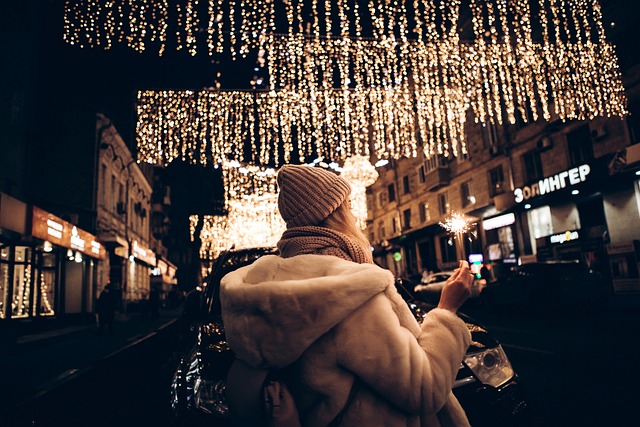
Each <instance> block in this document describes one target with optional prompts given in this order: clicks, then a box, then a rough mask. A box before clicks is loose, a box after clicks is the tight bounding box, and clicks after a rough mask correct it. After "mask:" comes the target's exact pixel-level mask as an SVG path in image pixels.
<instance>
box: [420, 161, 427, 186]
mask: <svg viewBox="0 0 640 427" xmlns="http://www.w3.org/2000/svg"><path fill="white" fill-rule="evenodd" d="M426 180H427V171H426V169H425V167H424V165H420V167H419V168H418V181H419V182H420V184H424V183H425V181H426Z"/></svg>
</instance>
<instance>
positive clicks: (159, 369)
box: [9, 306, 640, 427]
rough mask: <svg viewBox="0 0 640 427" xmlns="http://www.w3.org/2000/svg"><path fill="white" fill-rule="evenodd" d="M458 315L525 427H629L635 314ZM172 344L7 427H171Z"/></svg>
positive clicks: (45, 401)
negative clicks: (470, 324) (487, 346)
mask: <svg viewBox="0 0 640 427" xmlns="http://www.w3.org/2000/svg"><path fill="white" fill-rule="evenodd" d="M465 312H466V313H467V314H470V315H471V316H472V317H474V318H476V319H477V320H479V321H480V322H481V323H483V324H484V325H485V326H487V328H488V329H489V331H491V332H492V333H493V334H494V335H495V336H496V337H497V338H498V340H499V341H500V342H501V343H502V345H503V346H504V348H505V350H506V352H507V354H508V356H509V357H510V359H511V362H512V364H513V366H514V368H515V370H516V372H517V373H518V374H519V376H520V377H521V380H522V383H523V384H524V386H525V387H526V392H527V397H528V401H529V404H530V409H531V416H532V419H531V420H530V421H531V423H530V424H529V425H534V426H535V425H544V426H569V425H580V426H597V425H616V426H625V425H634V423H633V422H631V420H632V419H633V416H634V409H633V408H634V405H635V402H634V401H635V399H636V396H637V391H636V390H634V389H633V387H634V384H637V383H638V381H639V380H640V373H639V372H638V370H636V369H633V366H631V365H630V364H629V361H630V360H634V358H635V356H636V355H637V354H638V352H639V350H640V344H639V343H638V342H637V341H636V340H633V339H628V338H629V337H632V336H633V332H634V331H636V330H638V328H640V316H638V311H637V309H635V308H633V307H623V308H618V307H614V306H609V307H607V308H606V309H605V310H604V311H603V312H600V313H596V314H588V315H582V314H573V313H564V314H562V315H549V314H544V315H543V314H541V315H535V314H524V313H516V312H496V311H493V310H491V309H489V308H487V307H483V306H471V307H468V308H467V309H466V310H465ZM177 337H178V330H177V328H176V327H172V328H169V329H167V330H166V331H163V332H162V333H159V334H157V336H155V337H154V338H153V339H151V340H140V341H139V342H135V341H134V342H132V343H131V344H133V345H130V346H128V347H127V348H126V349H124V350H122V351H119V352H116V353H114V354H112V355H110V356H109V357H107V358H105V359H103V360H102V361H100V362H98V363H95V364H94V365H93V368H92V369H90V370H86V372H84V373H83V374H82V375H77V374H76V375H74V373H73V372H68V371H67V372H66V373H63V374H62V375H60V376H59V378H58V384H56V385H55V386H54V387H52V388H51V390H49V391H48V393H41V394H40V396H39V397H38V398H36V399H34V400H32V401H31V403H30V404H29V405H27V406H25V407H24V408H23V409H22V410H20V411H19V416H18V417H17V419H15V420H14V421H15V423H14V424H13V425H15V426H16V427H22V426H52V427H57V426H65V427H74V426H85V425H91V426H97V427H102V426H104V427H107V426H114V425H118V426H139V425H154V426H156V427H176V424H175V423H174V421H173V419H172V416H171V413H170V410H169V398H168V396H169V381H170V378H171V375H172V373H173V369H174V367H175V365H174V364H175V362H176V351H177V349H178V347H179V346H178V345H177V342H178V338H177ZM133 338H136V337H133ZM137 338H138V339H140V337H137ZM96 339H100V337H95V336H94V335H93V334H92V335H87V336H85V337H79V338H77V339H73V340H69V341H67V346H66V347H67V348H70V347H73V348H76V349H80V348H82V346H83V344H84V345H91V344H95V343H94V341H96ZM130 341H131V340H130ZM57 344H60V343H56V344H51V345H50V347H49V352H50V354H52V355H55V352H56V351H59V350H56V348H58V347H57ZM59 347H61V348H64V346H59ZM64 375H67V376H69V379H68V380H66V381H65V379H64V378H63V377H64ZM9 425H12V424H9ZM13 425H12V426H13ZM177 427H182V426H177ZM184 427H189V426H184Z"/></svg>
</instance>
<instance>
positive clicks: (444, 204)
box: [438, 192, 449, 215]
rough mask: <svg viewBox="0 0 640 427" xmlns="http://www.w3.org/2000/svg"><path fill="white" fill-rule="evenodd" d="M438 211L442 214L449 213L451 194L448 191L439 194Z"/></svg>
mask: <svg viewBox="0 0 640 427" xmlns="http://www.w3.org/2000/svg"><path fill="white" fill-rule="evenodd" d="M438 211H439V212H440V215H446V214H448V213H449V195H448V194H447V193H446V192H444V193H440V194H438Z"/></svg>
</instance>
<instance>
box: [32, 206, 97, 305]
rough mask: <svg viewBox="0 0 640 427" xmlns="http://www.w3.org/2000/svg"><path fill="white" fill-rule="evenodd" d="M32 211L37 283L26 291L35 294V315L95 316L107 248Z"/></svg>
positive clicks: (69, 226) (35, 209) (68, 225)
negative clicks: (100, 266)
mask: <svg viewBox="0 0 640 427" xmlns="http://www.w3.org/2000/svg"><path fill="white" fill-rule="evenodd" d="M31 212H32V215H31V236H32V241H33V243H34V245H33V246H32V247H31V249H30V250H31V251H33V255H32V259H33V260H34V264H33V274H32V275H33V280H32V282H33V284H32V285H31V288H30V290H28V291H26V292H27V293H28V292H31V293H33V294H34V297H33V301H34V303H35V307H34V309H33V310H32V311H33V312H34V313H36V314H34V315H41V316H42V315H59V314H64V315H79V314H87V313H92V312H93V311H94V302H95V299H96V271H97V264H98V263H99V262H100V261H103V260H105V259H106V250H105V248H104V246H103V245H102V243H100V242H98V240H97V238H96V237H95V236H94V235H92V234H91V233H88V232H86V231H84V230H81V229H79V228H78V227H76V226H75V225H73V224H71V223H68V222H66V221H64V220H62V219H60V218H58V217H57V216H55V215H53V214H51V213H48V212H46V211H44V210H42V209H40V208H38V207H36V206H34V207H32V210H31ZM25 289H27V288H26V284H25Z"/></svg>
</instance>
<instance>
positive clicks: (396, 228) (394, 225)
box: [391, 217, 400, 236]
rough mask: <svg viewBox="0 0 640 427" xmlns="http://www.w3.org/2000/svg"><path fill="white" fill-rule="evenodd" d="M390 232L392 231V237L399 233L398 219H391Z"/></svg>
mask: <svg viewBox="0 0 640 427" xmlns="http://www.w3.org/2000/svg"><path fill="white" fill-rule="evenodd" d="M391 230H392V231H393V234H394V236H395V235H396V234H397V233H399V232H400V218H398V217H394V218H393V221H392V222H391Z"/></svg>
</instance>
